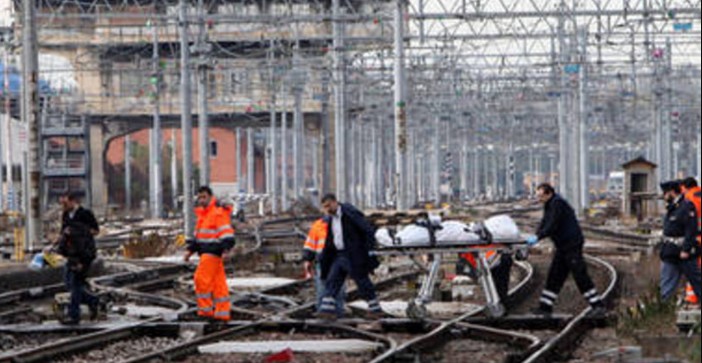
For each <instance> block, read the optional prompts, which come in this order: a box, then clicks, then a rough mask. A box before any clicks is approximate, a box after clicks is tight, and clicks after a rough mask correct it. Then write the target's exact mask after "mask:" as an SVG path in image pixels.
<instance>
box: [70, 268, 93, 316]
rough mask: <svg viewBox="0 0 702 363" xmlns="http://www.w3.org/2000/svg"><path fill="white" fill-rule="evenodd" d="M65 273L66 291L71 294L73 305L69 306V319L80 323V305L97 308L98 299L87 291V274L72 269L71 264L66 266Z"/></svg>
mask: <svg viewBox="0 0 702 363" xmlns="http://www.w3.org/2000/svg"><path fill="white" fill-rule="evenodd" d="M63 272H64V274H63V279H64V283H65V284H66V289H68V291H69V292H70V293H71V303H70V304H69V305H68V318H69V319H71V320H73V321H80V305H81V304H86V305H88V306H96V305H97V304H98V298H97V297H96V296H95V295H92V294H90V293H89V292H88V291H87V290H86V287H87V282H86V278H87V274H86V273H84V272H78V271H75V270H73V269H71V268H70V267H69V264H66V265H65V266H64V270H63Z"/></svg>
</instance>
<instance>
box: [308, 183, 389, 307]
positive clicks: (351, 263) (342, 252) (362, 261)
mask: <svg viewBox="0 0 702 363" xmlns="http://www.w3.org/2000/svg"><path fill="white" fill-rule="evenodd" d="M322 208H323V209H324V212H325V213H326V214H327V215H328V216H329V217H330V218H329V219H330V223H329V226H328V233H327V241H326V244H325V246H324V249H323V250H322V254H321V256H320V258H319V262H320V267H321V273H322V276H321V277H322V280H324V281H326V283H325V289H324V298H323V299H322V305H321V306H320V308H319V317H320V318H322V319H325V320H334V319H336V317H337V315H336V299H335V297H336V296H338V295H339V291H340V290H341V289H342V286H343V285H344V282H345V281H346V278H347V277H349V276H350V277H351V278H352V279H353V280H354V281H355V282H356V285H357V286H358V290H359V292H360V294H361V296H362V297H363V298H364V299H365V300H366V301H367V302H368V307H369V310H370V313H369V315H368V317H369V318H370V319H378V318H381V317H382V315H383V312H382V309H381V308H380V302H379V301H378V297H377V294H376V292H375V286H374V285H373V282H371V280H370V277H369V275H370V274H372V273H373V271H375V269H376V268H378V266H379V263H378V259H377V258H376V257H374V256H371V255H370V252H371V251H372V250H373V248H374V244H375V237H374V231H373V227H371V225H370V224H369V223H368V221H366V219H365V216H364V215H363V213H361V212H360V211H359V210H358V209H356V208H355V207H354V206H352V205H350V204H341V203H339V202H338V201H337V199H336V196H334V195H333V194H329V195H326V196H325V197H324V198H322Z"/></svg>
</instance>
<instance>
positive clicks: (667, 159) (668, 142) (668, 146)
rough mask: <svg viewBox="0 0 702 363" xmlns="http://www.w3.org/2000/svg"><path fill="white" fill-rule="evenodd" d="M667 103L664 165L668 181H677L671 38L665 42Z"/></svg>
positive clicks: (665, 109)
mask: <svg viewBox="0 0 702 363" xmlns="http://www.w3.org/2000/svg"><path fill="white" fill-rule="evenodd" d="M665 45H666V46H665V82H664V84H665V101H664V107H663V110H664V111H663V117H662V122H663V152H662V156H663V165H666V166H667V167H666V168H665V171H666V174H665V177H666V179H675V178H676V177H677V176H676V175H675V173H676V172H677V170H673V169H672V168H671V166H672V165H673V155H672V153H673V135H672V132H673V131H672V130H673V127H672V126H673V125H672V118H673V81H672V76H673V44H672V42H671V40H670V38H667V39H666V42H665Z"/></svg>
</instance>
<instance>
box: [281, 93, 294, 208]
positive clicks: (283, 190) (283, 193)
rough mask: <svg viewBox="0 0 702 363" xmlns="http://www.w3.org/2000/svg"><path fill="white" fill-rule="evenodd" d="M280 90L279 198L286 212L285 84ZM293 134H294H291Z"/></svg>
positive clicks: (286, 139) (286, 118) (286, 128)
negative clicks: (281, 98)
mask: <svg viewBox="0 0 702 363" xmlns="http://www.w3.org/2000/svg"><path fill="white" fill-rule="evenodd" d="M281 88H282V94H283V95H282V97H283V100H282V101H281V104H282V105H281V112H282V121H281V124H280V137H281V138H282V139H283V140H282V141H281V148H282V150H281V153H280V158H281V161H280V163H281V175H280V177H281V178H280V179H281V185H282V187H281V190H280V194H281V196H280V198H281V204H282V207H283V212H285V211H287V210H288V186H289V185H290V184H289V183H288V107H287V100H288V93H287V92H288V91H287V88H286V87H285V83H283V86H282V87H281ZM293 134H294V133H293Z"/></svg>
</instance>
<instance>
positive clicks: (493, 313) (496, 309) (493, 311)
mask: <svg viewBox="0 0 702 363" xmlns="http://www.w3.org/2000/svg"><path fill="white" fill-rule="evenodd" d="M487 313H488V315H489V316H490V317H491V318H501V317H503V316H505V314H507V309H505V306H504V305H502V304H495V305H488V306H487Z"/></svg>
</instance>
